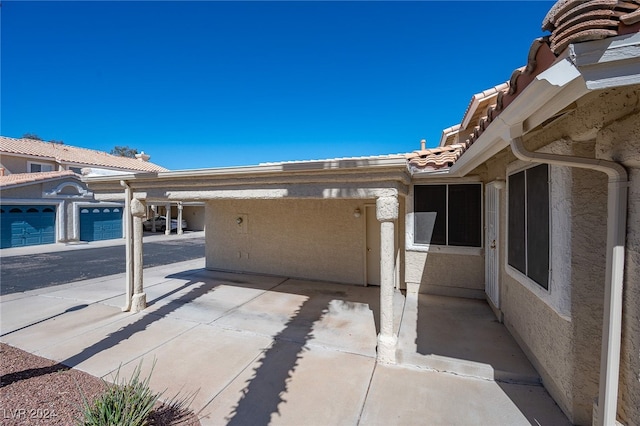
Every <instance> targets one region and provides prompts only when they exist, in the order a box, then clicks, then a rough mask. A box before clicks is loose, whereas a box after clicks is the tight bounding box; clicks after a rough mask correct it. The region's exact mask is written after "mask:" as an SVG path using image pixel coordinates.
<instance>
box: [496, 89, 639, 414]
mask: <svg viewBox="0 0 640 426" xmlns="http://www.w3.org/2000/svg"><path fill="white" fill-rule="evenodd" d="M639 105H640V102H639V96H638V88H637V87H636V88H628V89H619V90H612V91H607V92H600V93H594V94H592V95H590V96H589V97H587V98H585V99H583V100H582V101H581V102H580V103H579V107H578V108H577V109H576V110H575V111H573V112H571V113H569V114H567V115H565V116H564V117H562V118H560V119H559V120H557V121H556V122H554V123H553V124H551V125H549V126H548V127H546V128H545V129H543V130H540V131H536V132H533V133H531V134H529V135H527V136H526V137H525V138H524V140H525V143H526V145H527V147H528V148H529V149H540V150H541V151H545V152H554V153H558V154H570V155H576V156H584V157H590V158H594V156H597V157H599V158H605V159H609V160H615V161H618V162H622V163H623V164H624V165H625V166H626V167H627V169H628V170H629V171H630V177H631V187H630V192H629V194H630V198H629V215H628V234H627V238H628V241H627V247H628V249H627V258H626V270H625V289H624V308H623V309H624V310H623V340H622V356H621V372H620V378H621V383H620V391H619V393H620V395H619V411H618V415H619V417H620V420H622V421H623V422H624V423H625V424H638V419H640V408H639V407H640V308H639V306H640V284H639V283H640V280H639V279H638V269H639V268H638V265H640V255H639V251H640V250H639V246H640V236H639V235H640V194H639V192H640V191H639V190H638V187H640V173H639V172H638V166H639V165H640V140H639V139H640V125H639V124H638V123H640V115H639V109H640V107H639ZM515 166H518V161H517V160H515V158H514V157H513V156H512V154H511V153H510V152H509V150H507V151H505V153H503V154H501V155H500V156H498V157H497V158H495V159H493V160H491V161H489V162H487V164H485V165H484V167H485V168H486V172H487V176H500V175H505V176H506V174H505V169H507V170H512V169H513V168H514V167H515ZM550 173H551V209H552V213H551V227H552V228H551V239H552V247H551V253H552V254H551V257H552V259H551V263H552V281H551V285H550V290H549V291H548V292H545V291H544V290H540V289H536V288H535V285H534V286H531V285H527V283H525V282H524V281H525V280H523V279H522V278H518V274H517V273H514V272H511V273H507V269H508V268H509V267H508V266H506V265H505V261H506V258H503V259H501V263H502V265H503V267H502V268H501V271H502V273H501V302H502V306H501V309H502V313H503V315H504V321H505V324H506V326H507V327H508V329H509V330H510V331H511V333H512V334H513V335H514V337H515V338H516V339H517V340H518V342H519V343H520V344H521V346H522V347H523V348H524V350H525V352H526V353H527V355H528V356H529V358H530V359H531V361H532V363H533V364H534V365H535V367H536V369H537V370H538V372H539V373H540V375H541V377H542V379H543V382H544V384H545V387H546V388H547V390H548V391H549V392H550V394H551V395H552V396H553V397H554V399H555V400H556V401H557V402H558V404H559V405H560V407H561V408H562V409H563V411H564V412H565V413H566V414H567V415H568V417H569V418H570V420H571V421H572V422H574V423H576V424H590V423H591V421H592V419H591V416H592V403H593V399H594V398H595V397H597V395H598V386H599V371H600V349H601V337H602V320H603V318H602V317H603V299H604V283H605V260H606V259H605V257H606V250H605V249H606V217H607V213H606V209H607V179H606V176H605V175H604V174H602V173H599V172H595V171H589V170H580V169H574V168H565V167H556V166H553V167H551V169H550ZM505 195H506V191H505ZM505 195H503V196H502V199H501V208H502V211H503V214H502V218H501V229H503V230H504V229H506V228H505V226H506V222H505V220H506V196H505ZM500 239H501V241H500V244H501V245H502V246H504V247H506V241H505V239H506V232H502V233H501V238H500ZM568 265H570V266H571V267H570V268H568V267H567V266H568ZM558 294H560V296H558Z"/></svg>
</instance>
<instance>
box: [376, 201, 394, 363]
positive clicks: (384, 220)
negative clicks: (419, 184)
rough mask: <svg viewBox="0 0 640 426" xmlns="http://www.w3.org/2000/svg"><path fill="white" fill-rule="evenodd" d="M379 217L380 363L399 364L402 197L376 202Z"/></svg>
mask: <svg viewBox="0 0 640 426" xmlns="http://www.w3.org/2000/svg"><path fill="white" fill-rule="evenodd" d="M376 217H377V219H378V220H379V221H380V222H381V223H380V334H379V335H378V362H380V363H386V364H395V362H396V344H397V342H398V336H396V335H395V334H394V327H393V293H394V286H393V272H394V269H395V268H394V265H395V256H394V251H395V236H394V233H395V229H394V228H395V224H394V222H395V220H396V219H398V197H397V196H387V197H380V198H378V199H377V200H376Z"/></svg>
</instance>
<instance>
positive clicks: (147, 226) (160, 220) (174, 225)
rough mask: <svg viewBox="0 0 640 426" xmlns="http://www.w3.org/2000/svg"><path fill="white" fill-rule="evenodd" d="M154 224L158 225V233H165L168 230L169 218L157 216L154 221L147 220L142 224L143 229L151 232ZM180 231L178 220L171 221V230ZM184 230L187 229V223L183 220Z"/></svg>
mask: <svg viewBox="0 0 640 426" xmlns="http://www.w3.org/2000/svg"><path fill="white" fill-rule="evenodd" d="M153 222H155V223H156V231H164V230H166V229H167V218H166V217H165V216H156V217H154V218H153V219H147V220H145V221H144V222H142V227H143V228H144V230H145V231H151V230H152V229H153ZM176 229H178V219H173V218H172V219H171V230H172V231H175V230H176ZM182 229H183V230H185V229H187V221H186V220H184V219H183V220H182Z"/></svg>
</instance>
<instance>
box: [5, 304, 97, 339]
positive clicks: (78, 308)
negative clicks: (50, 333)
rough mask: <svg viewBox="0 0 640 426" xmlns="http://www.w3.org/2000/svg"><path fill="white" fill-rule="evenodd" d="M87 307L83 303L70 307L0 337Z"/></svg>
mask: <svg viewBox="0 0 640 426" xmlns="http://www.w3.org/2000/svg"><path fill="white" fill-rule="evenodd" d="M87 306H89V305H87V304H84V303H83V304H82V305H76V306H72V307H70V308H68V309H65V310H64V311H63V312H60V313H59V314H55V315H51V316H50V317H47V318H43V319H41V320H40V321H36V322H33V323H31V324H28V325H25V326H22V327H20V328H16V329H15V330H11V331H7V332H6V333H3V334H0V337H4V336H8V335H9V334H12V333H15V332H17V331H20V330H24V329H25V328H29V327H32V326H34V325H37V324H40V323H43V322H45V321H49V320H50V319H53V318H57V317H59V316H60V315H64V314H66V313H68V312H74V311H79V310H80V309H84V308H86V307H87Z"/></svg>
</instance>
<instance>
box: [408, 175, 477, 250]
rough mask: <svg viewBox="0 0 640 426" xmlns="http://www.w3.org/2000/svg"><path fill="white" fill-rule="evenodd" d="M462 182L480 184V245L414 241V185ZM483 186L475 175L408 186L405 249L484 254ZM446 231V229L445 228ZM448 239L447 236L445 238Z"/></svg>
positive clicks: (456, 183)
mask: <svg viewBox="0 0 640 426" xmlns="http://www.w3.org/2000/svg"><path fill="white" fill-rule="evenodd" d="M464 184H477V185H479V186H480V210H481V211H480V229H481V233H482V235H481V238H480V247H469V246H451V245H439V244H419V243H415V242H414V237H415V220H414V219H415V215H414V211H413V208H414V198H415V195H414V194H415V190H414V188H415V186H416V185H419V186H424V185H464ZM448 193H449V191H447V211H448V208H449V207H448ZM483 209H484V188H483V184H482V182H481V181H480V180H479V179H477V177H469V178H454V179H446V180H443V179H433V180H429V181H428V183H427V182H425V181H423V182H413V183H412V184H411V185H410V186H409V193H408V194H407V196H406V203H405V250H407V251H415V252H422V253H441V254H453V255H465V256H482V255H484V226H483V224H484V212H483ZM447 232H448V230H447ZM447 240H448V238H447Z"/></svg>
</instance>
